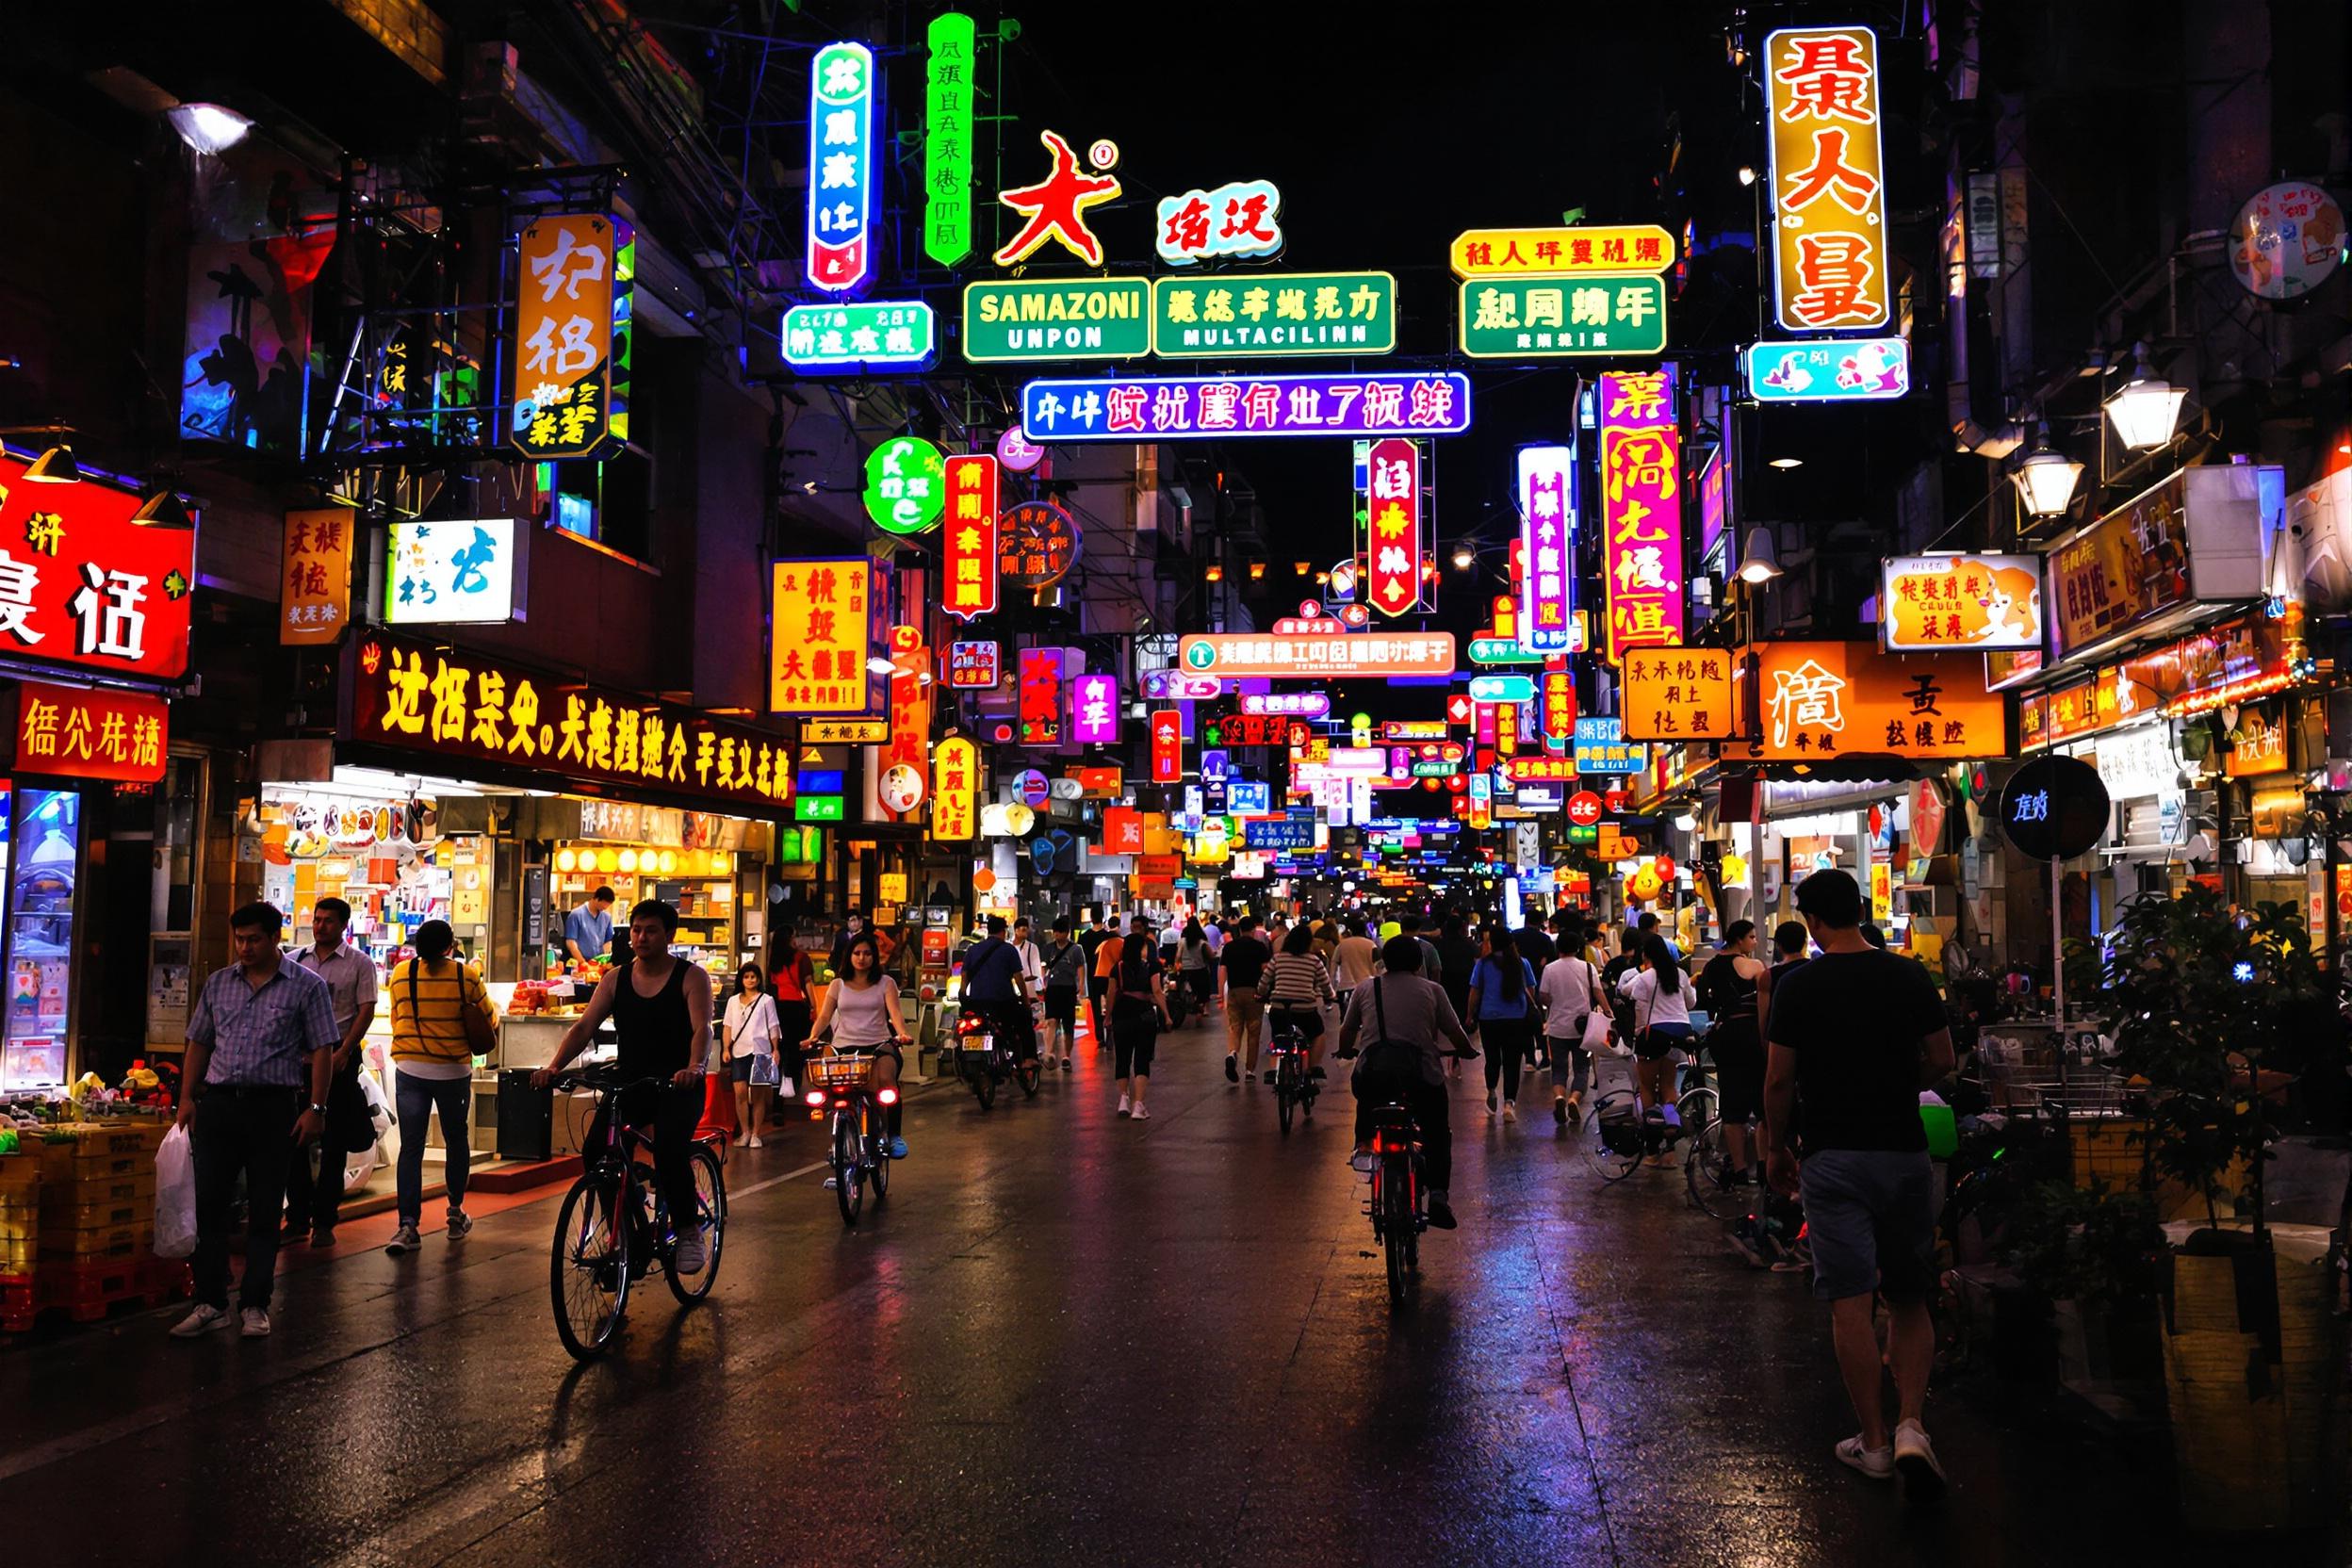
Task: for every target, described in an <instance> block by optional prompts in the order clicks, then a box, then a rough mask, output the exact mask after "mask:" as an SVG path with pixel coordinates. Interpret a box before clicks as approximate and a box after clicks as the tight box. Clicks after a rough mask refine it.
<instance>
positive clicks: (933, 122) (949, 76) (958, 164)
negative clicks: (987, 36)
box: [923, 11, 978, 267]
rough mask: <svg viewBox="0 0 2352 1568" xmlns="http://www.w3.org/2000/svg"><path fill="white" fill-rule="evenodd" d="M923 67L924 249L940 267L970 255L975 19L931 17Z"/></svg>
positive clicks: (954, 13) (950, 15)
mask: <svg viewBox="0 0 2352 1568" xmlns="http://www.w3.org/2000/svg"><path fill="white" fill-rule="evenodd" d="M928 42H929V44H930V48H929V49H928V51H927V52H926V55H925V57H924V60H923V254H924V255H926V256H929V257H930V258H931V259H932V260H933V261H936V262H938V263H939V265H940V266H941V267H953V266H955V265H956V263H957V262H960V261H962V260H963V259H964V258H965V257H966V256H968V255H970V254H972V93H973V92H974V91H975V90H976V89H977V86H978V84H977V83H976V82H975V81H974V80H973V73H974V70H975V68H976V66H977V63H978V62H977V58H976V55H977V51H976V49H975V48H974V42H973V32H972V18H971V17H969V16H966V15H965V14H964V13H963V12H961V11H947V12H944V13H942V14H940V15H939V16H936V17H934V18H932V20H931V31H930V33H929V35H928Z"/></svg>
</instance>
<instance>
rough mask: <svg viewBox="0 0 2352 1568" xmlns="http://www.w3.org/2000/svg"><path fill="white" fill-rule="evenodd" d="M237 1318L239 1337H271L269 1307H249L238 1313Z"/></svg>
mask: <svg viewBox="0 0 2352 1568" xmlns="http://www.w3.org/2000/svg"><path fill="white" fill-rule="evenodd" d="M237 1337H238V1338H240V1339H268V1338H269V1337H270V1309H269V1308H268V1307H247V1308H246V1309H245V1310H244V1311H243V1312H240V1313H238V1314H237Z"/></svg>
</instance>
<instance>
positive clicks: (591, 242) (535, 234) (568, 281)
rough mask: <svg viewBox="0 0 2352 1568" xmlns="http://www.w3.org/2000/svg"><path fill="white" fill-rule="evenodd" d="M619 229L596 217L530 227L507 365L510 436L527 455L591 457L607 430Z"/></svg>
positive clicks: (561, 218)
mask: <svg viewBox="0 0 2352 1568" xmlns="http://www.w3.org/2000/svg"><path fill="white" fill-rule="evenodd" d="M618 229H619V225H618V224H617V223H615V222H614V221H613V219H612V218H611V217H609V216H607V215H606V214H604V213H601V212H589V213H564V214H559V215H556V216H553V217H547V218H540V219H535V220H533V221H531V223H530V224H529V225H527V226H526V227H525V228H524V230H523V234H522V245H521V262H520V266H519V268H518V270H517V271H516V274H515V342H514V345H513V346H512V348H511V349H510V350H509V352H508V358H507V363H508V366H509V367H510V368H509V369H508V372H507V399H508V401H509V402H510V403H511V404H512V405H513V408H514V413H513V424H512V427H511V428H512V431H513V437H514V442H515V448H516V449H518V450H520V451H521V452H522V453H523V454H524V455H525V456H527V457H530V458H533V459H538V460H545V459H549V458H560V457H588V456H592V455H594V454H595V453H596V451H597V450H598V449H600V448H601V447H602V446H603V445H604V442H605V438H606V436H607V434H608V433H613V434H617V433H618V432H617V431H614V430H613V418H612V416H613V409H612V407H611V406H610V405H611V403H612V400H613V357H614V355H613V350H614V347H615V344H614V339H615V337H616V336H617V335H618V334H616V333H615V331H614V323H615V321H616V320H618V319H620V318H621V316H622V311H621V309H620V308H619V307H620V306H621V305H622V304H623V302H625V301H626V299H627V290H626V289H623V288H621V287H619V286H618V284H619V280H618V278H617V277H616V274H617V273H618V271H619V270H620V269H619V266H618V262H619V259H620V257H619V242H618Z"/></svg>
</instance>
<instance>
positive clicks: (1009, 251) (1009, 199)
mask: <svg viewBox="0 0 2352 1568" xmlns="http://www.w3.org/2000/svg"><path fill="white" fill-rule="evenodd" d="M1037 139H1038V140H1039V141H1041V142H1043V143H1044V144H1045V150H1046V152H1047V154H1048V155H1050V156H1051V157H1052V158H1053V160H1054V161H1053V167H1052V168H1051V169H1050V170H1049V171H1048V172H1047V174H1046V176H1045V178H1044V179H1042V180H1039V181H1038V182H1037V184H1036V185H1029V186H1021V187H1020V188H1016V189H1012V190H1000V191H998V192H997V193H996V199H997V200H998V201H999V202H1001V203H1003V204H1005V205H1006V206H1008V207H1010V208H1012V209H1013V211H1014V212H1016V213H1018V214H1020V216H1021V227H1020V228H1019V229H1018V230H1016V231H1015V232H1014V235H1013V237H1012V238H1010V239H1008V240H1006V241H1005V244H1004V245H1003V247H1001V248H1000V249H999V250H998V251H997V252H996V254H995V256H994V257H993V259H994V260H995V262H996V264H997V265H998V266H999V267H1012V266H1016V265H1018V264H1020V263H1021V262H1023V261H1026V260H1028V259H1029V257H1030V256H1031V255H1033V254H1034V253H1036V252H1037V247H1038V246H1040V245H1043V244H1044V243H1045V242H1046V241H1047V240H1049V239H1051V240H1053V241H1054V243H1055V244H1057V245H1059V246H1061V248H1062V249H1063V250H1065V251H1068V252H1069V253H1070V254H1071V255H1073V256H1076V257H1077V258H1078V259H1079V260H1080V261H1083V262H1085V263H1086V265H1087V266H1088V267H1100V266H1102V265H1103V241H1102V240H1101V239H1099V238H1097V237H1096V236H1095V232H1094V230H1093V228H1092V227H1091V226H1090V225H1089V224H1088V223H1087V221H1086V209H1087V208H1088V207H1091V206H1096V205H1098V204H1102V203H1103V202H1108V201H1114V200H1116V199H1117V198H1118V196H1119V179H1118V177H1117V176H1116V175H1114V174H1112V173H1110V172H1109V171H1110V170H1111V168H1112V167H1113V166H1114V165H1116V164H1117V163H1118V162H1119V146H1118V144H1117V143H1116V142H1111V141H1098V142H1096V143H1095V144H1094V145H1093V146H1092V147H1089V148H1087V149H1086V154H1087V156H1086V163H1084V164H1082V163H1080V161H1079V159H1078V155H1077V154H1076V153H1075V152H1073V151H1072V150H1071V148H1070V143H1069V142H1067V141H1065V140H1063V139H1061V137H1060V136H1059V135H1057V134H1055V133H1054V132H1053V131H1039V132H1038V133H1037ZM1089 166H1090V167H1091V172H1088V170H1089Z"/></svg>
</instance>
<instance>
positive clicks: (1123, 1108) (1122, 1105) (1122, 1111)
mask: <svg viewBox="0 0 2352 1568" xmlns="http://www.w3.org/2000/svg"><path fill="white" fill-rule="evenodd" d="M1128 1114H1129V1112H1128V1109H1127V1097H1126V1096H1125V1095H1123V1094H1122V1095H1120V1096H1119V1115H1121V1116H1126V1115H1128Z"/></svg>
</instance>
